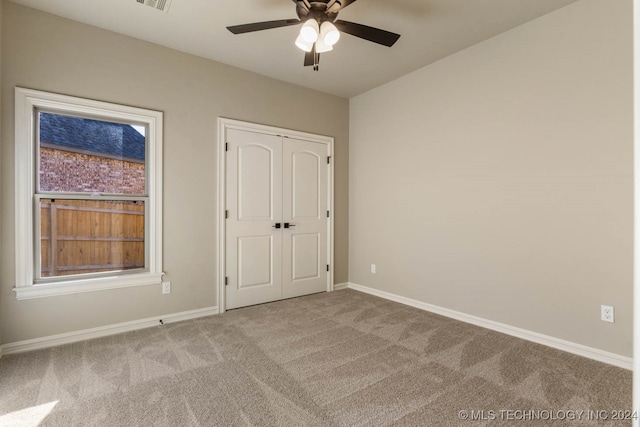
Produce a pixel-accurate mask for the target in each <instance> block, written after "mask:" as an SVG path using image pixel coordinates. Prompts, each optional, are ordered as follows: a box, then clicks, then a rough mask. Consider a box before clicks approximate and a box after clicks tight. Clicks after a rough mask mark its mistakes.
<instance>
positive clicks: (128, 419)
mask: <svg viewBox="0 0 640 427" xmlns="http://www.w3.org/2000/svg"><path fill="white" fill-rule="evenodd" d="M630 406H631V372H630V371H626V370H623V369H619V368H615V367H612V366H608V365H605V364H602V363H598V362H594V361H591V360H588V359H584V358H581V357H578V356H573V355H571V354H567V353H563V352H561V351H556V350H553V349H550V348H547V347H543V346H540V345H536V344H532V343H529V342H526V341H522V340H519V339H516V338H512V337H509V336H506V335H502V334H499V333H495V332H492V331H488V330H485V329H482V328H478V327H475V326H470V325H467V324H464V323H461V322H457V321H454V320H451V319H447V318H444V317H440V316H437V315H434V314H430V313H427V312H424V311H420V310H417V309H414V308H411V307H407V306H403V305H400V304H396V303H393V302H389V301H385V300H383V299H380V298H376V297H373V296H369V295H366V294H362V293H359V292H356V291H352V290H344V291H338V292H333V293H329V294H317V295H311V296H307V297H302V298H296V299H291V300H287V301H280V302H277V303H271V304H265V305H260V306H255V307H249V308H244V309H238V310H233V311H229V312H227V313H225V314H223V315H218V316H212V317H207V318H203V319H198V320H193V321H186V322H181V323H174V324H169V325H165V326H158V327H155V328H150V329H145V330H141V331H136V332H130V333H126V334H121V335H116V336H111V337H106V338H101V339H96V340H92V341H86V342H81V343H77V344H70V345H65V346H61V347H56V348H52V349H47V350H41V351H35V352H31V353H24V354H17V355H10V356H5V357H3V358H2V359H0V425H2V426H3V427H4V426H9V425H38V421H39V420H41V424H40V425H52V426H307V425H308V426H390V425H391V426H457V425H463V426H478V427H479V426H503V425H504V426H514V425H515V426H525V425H536V426H540V425H545V426H546V425H570V426H584V425H604V426H617V425H630V422H613V421H609V422H601V423H596V422H595V421H593V420H589V419H587V418H588V414H587V413H586V412H585V413H583V414H582V415H581V418H580V419H579V420H578V421H562V420H556V421H544V420H543V421H531V420H528V421H527V417H528V418H530V417H532V416H539V417H541V418H550V417H553V418H562V417H565V416H568V417H575V418H577V417H578V415H579V412H576V413H573V412H564V411H583V410H584V411H587V410H598V411H611V410H617V409H629V408H630ZM460 411H466V412H464V414H463V417H464V416H465V415H466V416H469V417H475V418H484V420H467V421H464V420H462V419H461V418H460V415H459V414H460ZM480 411H484V412H480ZM501 411H503V412H501ZM504 411H513V412H504ZM516 411H525V412H516ZM545 411H549V412H545ZM572 414H573V415H572ZM601 414H602V413H601ZM522 418H525V421H520V420H521V419H522ZM592 418H593V417H592ZM30 419H31V421H30Z"/></svg>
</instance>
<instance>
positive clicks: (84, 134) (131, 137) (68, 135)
mask: <svg viewBox="0 0 640 427" xmlns="http://www.w3.org/2000/svg"><path fill="white" fill-rule="evenodd" d="M40 141H41V142H45V143H50V144H57V145H62V146H65V147H70V148H74V149H76V150H86V151H95V152H98V153H105V154H110V155H112V156H118V157H128V158H131V159H139V160H144V158H145V147H144V146H145V137H144V136H142V135H141V134H140V133H139V132H138V131H137V130H135V129H134V128H133V127H132V126H131V125H125V124H121V123H112V122H104V121H100V120H91V119H83V118H80V117H71V116H62V115H59V114H52V113H42V112H41V113H40Z"/></svg>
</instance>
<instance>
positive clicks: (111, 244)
mask: <svg viewBox="0 0 640 427" xmlns="http://www.w3.org/2000/svg"><path fill="white" fill-rule="evenodd" d="M40 215H41V217H40V218H41V225H40V231H41V241H40V249H41V257H40V259H41V271H42V277H52V276H66V275H71V274H81V273H94V272H101V271H118V270H129V269H136V268H144V203H143V202H128V201H88V200H60V199H55V200H54V199H46V200H45V199H43V200H42V201H41V204H40Z"/></svg>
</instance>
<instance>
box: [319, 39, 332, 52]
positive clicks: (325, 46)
mask: <svg viewBox="0 0 640 427" xmlns="http://www.w3.org/2000/svg"><path fill="white" fill-rule="evenodd" d="M332 50H333V46H330V45H328V44H326V43H325V42H324V41H323V40H322V37H320V38H318V41H317V42H316V52H317V53H325V52H330V51H332Z"/></svg>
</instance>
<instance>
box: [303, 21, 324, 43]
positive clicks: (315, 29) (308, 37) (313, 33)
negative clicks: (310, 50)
mask: <svg viewBox="0 0 640 427" xmlns="http://www.w3.org/2000/svg"><path fill="white" fill-rule="evenodd" d="M319 32H320V28H319V26H318V21H316V20H315V19H313V18H312V19H309V20H307V22H305V23H304V25H303V26H302V28H301V29H300V36H301V37H302V38H303V39H304V41H306V42H307V43H315V42H316V40H318V34H319Z"/></svg>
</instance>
